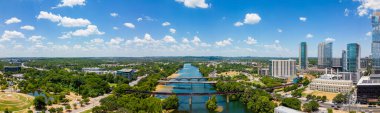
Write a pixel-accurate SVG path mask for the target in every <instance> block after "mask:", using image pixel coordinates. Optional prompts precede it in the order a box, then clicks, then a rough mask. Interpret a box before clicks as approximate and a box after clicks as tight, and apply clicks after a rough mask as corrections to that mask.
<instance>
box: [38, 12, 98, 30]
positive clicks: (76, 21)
mask: <svg viewBox="0 0 380 113" xmlns="http://www.w3.org/2000/svg"><path fill="white" fill-rule="evenodd" d="M37 19H47V20H50V21H52V22H58V25H60V26H63V27H85V26H87V25H90V24H91V22H90V21H89V20H87V19H83V18H70V17H61V15H56V14H53V13H50V12H45V11H40V14H39V15H38V16H37Z"/></svg>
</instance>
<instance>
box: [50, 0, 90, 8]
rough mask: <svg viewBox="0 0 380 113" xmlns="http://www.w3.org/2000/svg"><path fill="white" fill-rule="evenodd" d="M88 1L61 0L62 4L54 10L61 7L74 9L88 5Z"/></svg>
mask: <svg viewBox="0 0 380 113" xmlns="http://www.w3.org/2000/svg"><path fill="white" fill-rule="evenodd" d="M85 2H86V0H61V3H60V4H58V5H57V7H53V8H59V7H74V6H76V5H79V6H84V5H86V3H85Z"/></svg>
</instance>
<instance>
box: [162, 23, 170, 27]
mask: <svg viewBox="0 0 380 113" xmlns="http://www.w3.org/2000/svg"><path fill="white" fill-rule="evenodd" d="M162 26H164V27H165V26H170V22H164V23H162Z"/></svg>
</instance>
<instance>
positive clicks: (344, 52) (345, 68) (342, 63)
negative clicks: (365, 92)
mask: <svg viewBox="0 0 380 113" xmlns="http://www.w3.org/2000/svg"><path fill="white" fill-rule="evenodd" d="M341 60H342V61H341V65H342V70H343V71H347V53H346V50H343V51H342V59H341Z"/></svg>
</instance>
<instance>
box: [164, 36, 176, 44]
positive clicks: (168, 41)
mask: <svg viewBox="0 0 380 113" xmlns="http://www.w3.org/2000/svg"><path fill="white" fill-rule="evenodd" d="M163 40H164V42H166V43H177V41H176V40H175V39H174V38H173V37H172V36H169V35H166V36H165V37H164V39H163Z"/></svg>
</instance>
